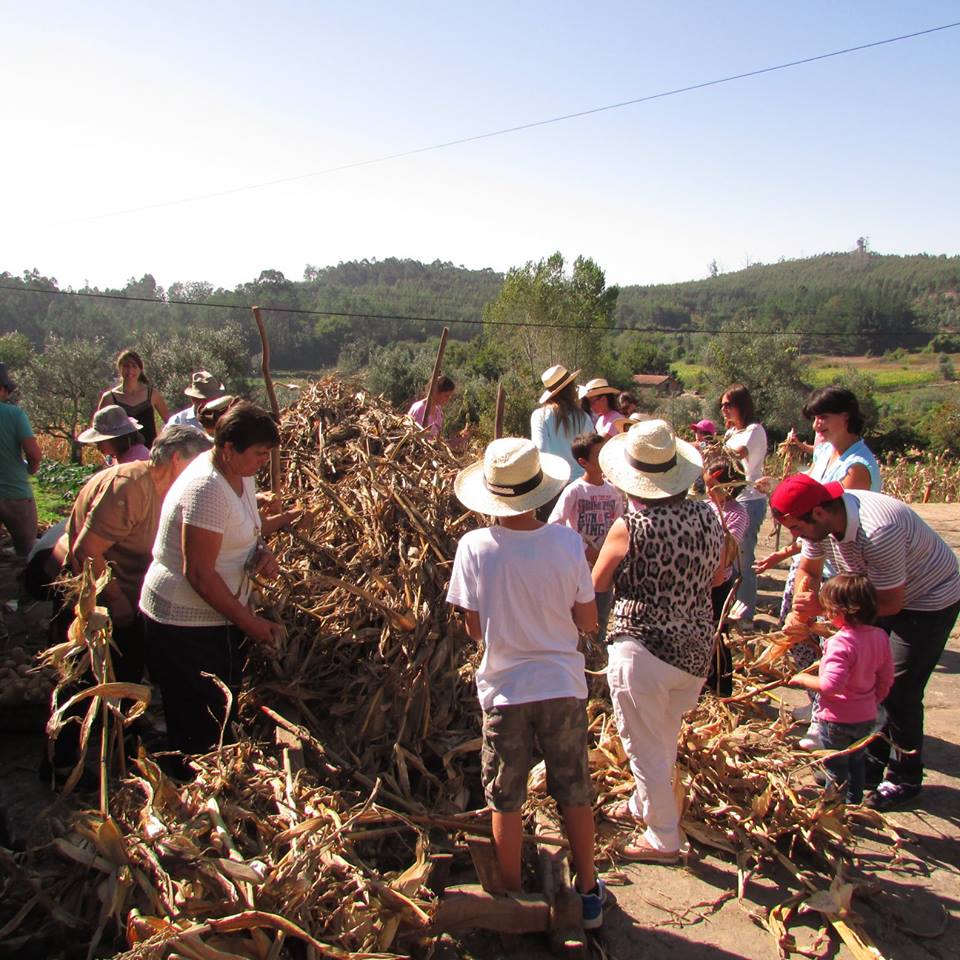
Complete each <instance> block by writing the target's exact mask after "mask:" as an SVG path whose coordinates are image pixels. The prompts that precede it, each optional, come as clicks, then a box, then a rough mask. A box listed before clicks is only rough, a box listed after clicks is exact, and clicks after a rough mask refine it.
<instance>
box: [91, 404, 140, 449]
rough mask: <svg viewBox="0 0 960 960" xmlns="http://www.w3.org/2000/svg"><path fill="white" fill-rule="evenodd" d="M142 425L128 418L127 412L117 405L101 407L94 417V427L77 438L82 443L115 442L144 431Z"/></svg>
mask: <svg viewBox="0 0 960 960" xmlns="http://www.w3.org/2000/svg"><path fill="white" fill-rule="evenodd" d="M142 429H143V427H141V425H140V423H139V422H138V421H137V420H134V419H133V417H128V416H127V411H126V410H124V409H123V408H122V407H118V406H116V404H112V403H111V404H110V405H109V406H106V407H101V408H100V409H99V410H98V411H97V412H96V413H95V414H94V415H93V426H92V427H88V428H87V429H86V430H84V431H83V433H81V434H79V435H78V436H77V440H79V441H80V443H97V442H98V441H100V440H115V439H116V438H117V437H125V436H126V435H127V434H128V433H136V432H137V431H138V430H142Z"/></svg>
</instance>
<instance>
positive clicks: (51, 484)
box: [30, 460, 97, 526]
mask: <svg viewBox="0 0 960 960" xmlns="http://www.w3.org/2000/svg"><path fill="white" fill-rule="evenodd" d="M96 470H97V468H96V467H88V466H81V465H80V464H75V463H57V462H56V461H54V460H44V461H43V462H42V463H41V464H40V469H39V470H37V472H36V473H35V474H34V475H33V476H32V477H31V478H30V485H31V486H32V487H33V495H34V497H35V499H36V501H37V518H38V519H39V521H40V523H42V524H44V525H45V526H49V525H50V524H52V523H57V522H58V521H59V520H60V519H61V518H62V517H65V516H66V515H67V513H68V512H69V510H70V507H71V505H72V504H73V501H74V500H75V499H76V498H77V494H78V493H79V492H80V488H81V487H82V486H83V485H84V483H86V482H87V479H88V478H89V477H90V475H91V474H92V473H95V472H96Z"/></svg>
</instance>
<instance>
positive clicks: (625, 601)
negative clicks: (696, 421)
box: [593, 420, 723, 863]
mask: <svg viewBox="0 0 960 960" xmlns="http://www.w3.org/2000/svg"><path fill="white" fill-rule="evenodd" d="M600 466H601V468H602V470H603V472H604V475H605V476H606V477H607V479H608V480H610V482H611V483H613V484H614V486H616V487H618V488H619V489H621V490H623V491H624V492H625V493H627V494H628V495H629V496H630V497H631V499H632V501H633V504H634V507H635V509H634V511H633V512H631V513H629V514H627V515H626V516H625V517H623V518H622V519H620V520H617V521H616V523H614V525H613V527H612V528H611V529H610V532H609V534H608V535H607V538H606V540H605V541H604V544H603V547H602V549H601V550H600V556H599V557H598V558H597V562H596V565H595V566H594V568H593V583H594V588H595V589H596V590H609V589H610V586H611V585H613V586H614V588H615V592H616V601H615V604H614V623H613V629H612V630H611V632H610V640H609V660H608V665H607V682H608V684H609V686H610V696H611V700H612V702H613V712H614V717H615V719H616V721H617V728H618V730H619V732H620V739H621V741H622V742H623V747H624V750H625V751H626V753H627V757H628V758H629V760H630V767H631V770H632V771H633V775H634V781H635V784H636V789H635V790H634V792H633V794H632V796H630V797H629V798H628V799H627V800H623V801H621V802H620V803H618V804H615V805H614V807H613V808H612V809H611V810H609V811H607V815H608V816H609V817H610V818H611V819H615V820H618V821H622V822H626V823H628V824H630V825H631V826H635V827H639V826H641V825H644V826H645V827H646V829H645V831H644V833H643V835H642V836H639V837H637V838H635V839H634V841H633V842H632V843H629V844H627V845H626V846H625V847H623V849H622V854H623V856H624V857H625V858H626V859H632V860H644V861H648V862H653V863H675V862H676V861H677V859H678V857H679V851H680V827H679V815H678V813H677V805H676V801H675V800H674V796H673V788H672V775H673V767H674V764H675V762H676V758H677V735H678V733H679V732H680V723H681V721H682V719H683V714H684V713H686V712H687V711H688V710H690V709H692V708H693V707H694V706H695V705H696V702H697V698H698V697H699V695H700V690H701V688H702V686H703V682H704V679H705V678H706V676H707V673H708V671H709V666H710V660H711V656H712V653H713V634H714V625H713V613H712V608H711V604H710V585H711V583H712V581H713V579H714V576H715V575H716V573H717V571H718V569H719V568H720V565H721V562H722V559H723V558H722V554H723V529H722V528H721V526H720V524H719V522H718V521H717V518H716V515H715V514H714V512H713V511H712V510H711V509H710V507H709V506H708V505H707V504H706V503H700V502H698V501H692V500H687V499H686V496H687V488H688V487H689V486H690V484H691V483H692V482H693V480H694V479H695V478H696V477H698V476H699V475H700V471H701V467H702V461H701V458H700V453H699V451H697V449H696V448H695V447H693V446H692V444H689V443H686V442H685V441H683V440H678V439H677V438H676V437H675V435H674V432H673V428H672V427H671V426H670V424H668V423H666V422H665V421H663V420H647V421H642V422H640V423H637V424H635V425H634V426H632V427H631V428H630V430H629V431H628V432H627V433H624V434H621V435H620V436H619V437H614V438H613V439H611V440H608V441H607V443H606V445H605V446H604V448H603V450H601V452H600Z"/></svg>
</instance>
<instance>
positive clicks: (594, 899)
mask: <svg viewBox="0 0 960 960" xmlns="http://www.w3.org/2000/svg"><path fill="white" fill-rule="evenodd" d="M606 899H607V886H606V884H605V883H604V882H603V881H602V880H601V879H600V878H599V877H597V885H596V886H595V887H594V888H593V889H592V890H591V891H590V892H589V893H581V894H580V903H581V904H583V929H584V930H596V929H597V928H598V927H601V926H603V903H604V901H605V900H606Z"/></svg>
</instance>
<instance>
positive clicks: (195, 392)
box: [183, 370, 226, 400]
mask: <svg viewBox="0 0 960 960" xmlns="http://www.w3.org/2000/svg"><path fill="white" fill-rule="evenodd" d="M225 390H226V387H224V385H223V384H222V383H221V382H220V381H219V380H218V379H217V378H216V377H215V376H214V375H213V374H212V373H211V372H210V371H209V370H198V371H197V372H196V373H195V374H194V375H193V376H192V377H191V378H190V386H189V387H187V389H186V390H184V391H183V392H184V393H185V394H186V395H187V396H188V397H193V398H194V400H215V399H216V398H217V397H222V396H223V394H224V392H225Z"/></svg>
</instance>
